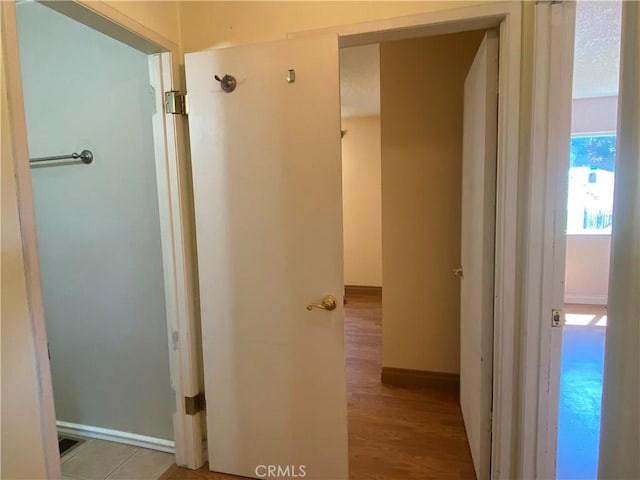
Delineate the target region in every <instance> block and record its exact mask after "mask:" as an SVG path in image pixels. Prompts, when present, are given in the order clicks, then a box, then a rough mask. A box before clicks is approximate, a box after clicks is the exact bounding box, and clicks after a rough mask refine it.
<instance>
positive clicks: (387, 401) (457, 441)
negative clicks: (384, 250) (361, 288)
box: [160, 295, 475, 480]
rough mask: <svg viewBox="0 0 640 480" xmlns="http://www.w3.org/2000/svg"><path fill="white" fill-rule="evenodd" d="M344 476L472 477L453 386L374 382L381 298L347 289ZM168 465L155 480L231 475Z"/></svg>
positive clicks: (380, 479) (356, 479)
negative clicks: (413, 386)
mask: <svg viewBox="0 0 640 480" xmlns="http://www.w3.org/2000/svg"><path fill="white" fill-rule="evenodd" d="M345 334H346V337H345V339H346V356H347V392H348V402H349V471H350V475H349V478H350V479H351V480H411V479H424V480H426V479H441V480H444V479H475V475H474V473H473V464H472V461H471V454H470V452H469V447H468V444H467V439H466V436H465V432H464V426H463V424H462V415H461V413H460V407H459V404H458V395H457V393H453V392H447V391H438V390H431V389H408V388H402V387H392V386H387V385H382V384H381V383H380V369H381V359H382V312H381V300H380V297H377V296H372V295H351V296H349V297H348V304H347V306H346V332H345ZM237 478H239V477H234V476H231V475H222V474H216V473H213V472H209V471H208V468H207V466H206V465H205V466H204V467H203V468H202V469H200V470H198V471H192V470H187V469H183V468H179V467H176V466H175V465H174V466H173V467H171V468H170V469H169V470H167V472H165V474H164V475H163V476H162V477H160V479H161V480H204V479H207V480H223V479H224V480H231V479H237Z"/></svg>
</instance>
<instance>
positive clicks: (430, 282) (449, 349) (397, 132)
mask: <svg viewBox="0 0 640 480" xmlns="http://www.w3.org/2000/svg"><path fill="white" fill-rule="evenodd" d="M481 39H482V32H467V33H460V34H454V35H445V36H439V37H431V38H422V39H415V40H405V41H401V42H388V43H382V44H381V47H380V78H381V118H382V128H381V131H382V219H383V220H382V244H383V254H382V265H383V271H384V292H383V365H384V366H385V367H394V368H409V369H416V370H427V371H435V372H448V373H458V372H459V368H460V347H459V345H460V285H459V281H458V279H457V277H454V276H453V274H452V270H453V268H455V267H456V266H458V265H459V263H460V216H461V204H460V202H461V181H462V114H463V88H464V80H465V77H466V75H467V72H468V70H469V67H470V65H471V62H472V61H473V58H474V56H475V53H476V50H477V48H478V45H479V44H480V41H481Z"/></svg>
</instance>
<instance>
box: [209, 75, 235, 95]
mask: <svg viewBox="0 0 640 480" xmlns="http://www.w3.org/2000/svg"><path fill="white" fill-rule="evenodd" d="M213 78H215V79H216V80H217V81H218V82H220V88H222V90H224V91H225V92H227V93H231V92H233V91H234V90H235V89H236V84H237V82H236V77H234V76H233V75H224V76H223V77H222V78H220V77H219V76H218V75H214V77H213Z"/></svg>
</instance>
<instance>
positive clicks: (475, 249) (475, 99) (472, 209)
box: [460, 31, 499, 480]
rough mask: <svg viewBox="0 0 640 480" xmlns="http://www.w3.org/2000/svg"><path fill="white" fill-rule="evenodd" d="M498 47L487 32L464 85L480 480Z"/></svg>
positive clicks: (486, 448)
mask: <svg viewBox="0 0 640 480" xmlns="http://www.w3.org/2000/svg"><path fill="white" fill-rule="evenodd" d="M498 45H499V41H498V34H497V33H496V32H494V31H489V32H487V33H486V34H485V37H484V39H483V40H482V43H481V44H480V48H479V49H478V53H477V54H476V57H475V59H474V60H473V64H472V65H471V69H470V70H469V73H468V75H467V78H466V80H465V84H464V131H463V155H462V156H463V160H462V240H461V261H462V269H461V270H460V273H461V286H460V406H461V407H462V416H463V418H464V425H465V429H466V431H467V438H468V440H469V446H470V448H471V455H472V457H473V465H474V468H475V471H476V477H477V478H478V479H479V480H485V479H488V478H490V470H491V409H492V388H493V291H494V261H495V259H494V257H495V215H496V214H495V208H496V198H495V196H496V193H495V192H496V158H497V157H496V144H497V131H498Z"/></svg>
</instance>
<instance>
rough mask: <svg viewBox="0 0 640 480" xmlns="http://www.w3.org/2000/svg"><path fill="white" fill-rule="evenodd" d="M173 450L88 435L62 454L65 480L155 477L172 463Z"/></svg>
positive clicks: (145, 478)
mask: <svg viewBox="0 0 640 480" xmlns="http://www.w3.org/2000/svg"><path fill="white" fill-rule="evenodd" d="M173 460H174V456H173V455H172V454H170V453H164V452H157V451H155V450H148V449H146V448H139V447H133V446H131V445H123V444H121V443H113V442H106V441H104V440H95V439H86V441H85V442H84V443H83V444H82V445H80V446H78V447H76V448H74V449H73V450H71V451H70V452H69V453H67V454H66V455H63V456H62V477H63V479H64V480H106V479H109V480H156V479H157V478H158V477H160V476H161V475H162V474H163V473H164V471H165V470H167V468H169V466H171V465H172V464H173Z"/></svg>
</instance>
